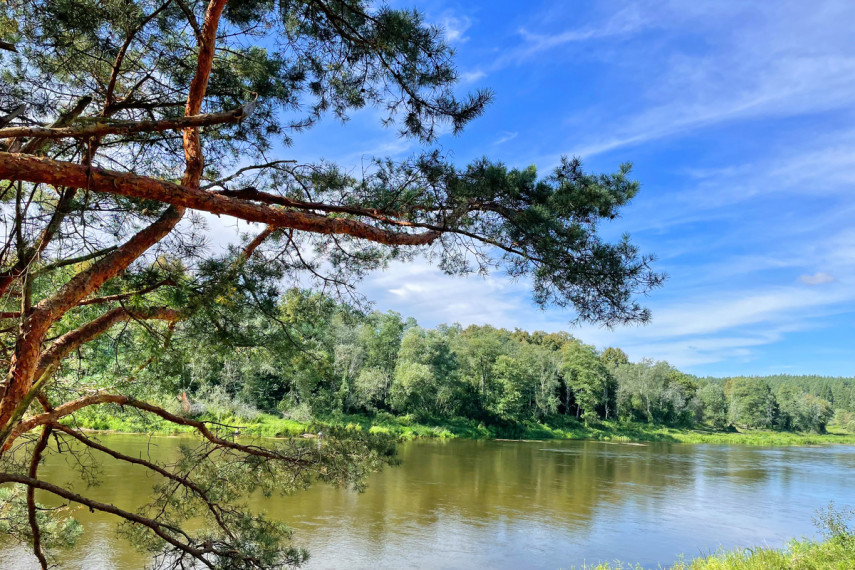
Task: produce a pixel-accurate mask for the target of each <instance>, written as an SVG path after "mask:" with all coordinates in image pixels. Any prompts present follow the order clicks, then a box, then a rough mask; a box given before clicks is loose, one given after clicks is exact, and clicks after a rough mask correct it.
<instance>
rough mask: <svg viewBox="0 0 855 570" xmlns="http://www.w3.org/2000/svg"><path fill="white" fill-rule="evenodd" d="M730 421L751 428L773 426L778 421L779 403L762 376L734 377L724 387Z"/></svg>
mask: <svg viewBox="0 0 855 570" xmlns="http://www.w3.org/2000/svg"><path fill="white" fill-rule="evenodd" d="M724 392H725V395H726V396H727V398H728V402H729V409H730V423H732V424H735V425H743V426H745V427H749V428H771V427H772V426H774V425H775V424H776V422H777V421H778V413H779V410H778V403H777V401H776V400H775V396H774V394H772V390H771V389H770V388H769V384H767V383H766V382H765V381H764V380H762V379H760V378H732V379H731V380H729V381H728V382H727V383H726V384H725V387H724Z"/></svg>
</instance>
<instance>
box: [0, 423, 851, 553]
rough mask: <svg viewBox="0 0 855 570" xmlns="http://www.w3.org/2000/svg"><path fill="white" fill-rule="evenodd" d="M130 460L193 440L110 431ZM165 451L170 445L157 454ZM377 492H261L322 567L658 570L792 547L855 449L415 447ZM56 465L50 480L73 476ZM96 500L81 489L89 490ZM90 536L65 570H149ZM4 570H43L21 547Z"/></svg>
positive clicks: (110, 493) (845, 480)
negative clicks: (748, 549)
mask: <svg viewBox="0 0 855 570" xmlns="http://www.w3.org/2000/svg"><path fill="white" fill-rule="evenodd" d="M102 439H103V440H105V441H106V440H109V441H108V443H109V444H110V445H111V446H112V447H114V448H116V449H118V450H119V451H122V452H123V453H126V454H129V455H138V454H140V453H146V454H148V453H150V454H151V455H152V456H153V457H158V456H160V457H166V456H168V455H170V454H172V453H173V452H174V450H175V448H176V446H177V445H178V444H179V443H180V441H181V438H167V437H158V438H151V439H150V438H148V437H143V436H130V435H110V436H102ZM152 444H154V447H152ZM400 454H401V458H402V459H403V463H402V465H401V466H399V467H395V468H389V469H386V470H385V471H383V472H380V473H376V474H374V475H372V476H371V478H370V480H369V487H368V490H367V491H366V492H365V493H362V494H358V493H355V492H352V491H348V490H343V489H334V488H330V487H325V486H316V487H314V488H312V489H310V490H308V491H305V492H302V493H299V494H297V495H294V496H290V497H274V498H272V499H266V498H262V497H258V498H255V497H253V498H251V501H250V502H251V504H252V505H253V508H258V509H262V508H263V509H266V510H267V511H268V512H269V513H271V514H273V515H275V516H276V517H278V518H280V519H281V520H284V521H286V522H288V523H289V524H290V525H291V526H292V528H293V529H294V530H295V536H294V542H295V544H297V545H299V546H303V547H306V548H308V549H309V551H310V553H311V555H312V558H311V560H310V562H309V563H308V564H307V566H306V568H309V569H313V568H317V569H322V568H372V569H376V568H396V569H397V568H466V569H467V570H474V569H478V568H498V569H503V568H570V567H573V566H576V567H581V566H582V564H583V563H587V564H591V563H596V562H599V561H606V560H614V559H620V560H623V561H629V562H638V563H641V564H643V565H644V567H645V568H648V567H653V568H655V567H657V566H658V565H660V564H661V565H668V564H671V563H673V562H674V561H675V560H676V559H677V558H678V556H679V555H681V554H684V555H685V557H686V558H691V557H694V556H697V555H699V554H705V553H709V552H714V551H715V550H717V549H718V548H719V547H723V548H728V549H729V548H733V547H736V546H754V545H769V546H781V545H783V544H784V543H785V542H786V541H787V540H788V539H789V538H792V537H803V536H817V532H816V529H815V528H814V526H813V524H812V517H813V515H814V512H815V510H816V509H817V508H819V507H823V506H825V505H827V504H828V502H829V501H831V500H834V501H835V503H836V504H838V505H839V506H843V505H846V504H849V505H851V506H855V486H853V484H852V481H853V474H855V447H844V446H828V447H790V448H752V447H737V446H715V445H680V444H644V445H642V444H616V443H601V442H591V441H585V442H579V441H546V442H501V441H463V440H455V441H447V442H440V441H414V442H409V443H406V444H403V445H402V446H401V448H400ZM68 473H69V467H68V466H67V465H66V464H65V463H64V461H63V460H61V459H57V458H56V456H54V457H53V458H52V459H51V460H49V461H48V462H47V464H46V465H45V466H44V467H43V468H42V471H41V473H40V475H41V476H42V477H44V478H46V479H48V480H51V481H54V482H57V483H66V482H67V481H69V480H70V479H69V475H68ZM102 479H103V484H102V485H101V486H100V487H98V488H95V489H92V490H90V494H91V495H92V496H93V498H96V499H98V500H101V501H105V502H110V503H114V504H116V505H117V506H121V507H124V508H131V509H132V508H134V507H135V506H137V505H139V504H141V503H142V502H143V501H144V500H145V499H146V494H147V492H148V490H150V489H151V486H152V483H153V482H154V479H153V478H152V477H150V476H148V475H147V474H145V473H144V472H143V470H142V469H140V468H138V467H134V466H130V465H124V464H121V465H120V464H117V463H115V462H109V463H105V470H104V473H103V477H102ZM75 488H76V489H78V490H82V489H83V488H84V487H83V486H82V485H81V484H79V483H78V484H77V485H76V486H75ZM79 518H80V520H81V522H83V523H84V525H85V532H84V535H83V537H82V538H81V539H80V541H79V543H78V545H77V546H76V547H75V549H74V550H72V551H71V552H68V553H65V554H64V555H63V560H64V565H63V567H64V568H74V569H78V568H79V569H87V570H89V569H112V568H117V569H118V568H121V569H125V568H128V569H130V568H141V567H143V566H144V565H145V562H146V558H145V557H144V556H142V555H141V554H139V553H137V552H136V551H134V550H133V549H131V548H130V547H129V546H128V545H127V544H126V543H125V542H123V540H122V539H119V538H117V537H116V533H115V520H114V519H112V518H111V517H108V516H105V515H101V514H99V513H95V514H90V513H89V512H86V511H85V510H81V511H80V517H79ZM0 567H2V568H10V569H29V568H35V567H36V566H35V559H34V558H33V557H32V556H31V555H30V554H29V552H28V551H27V550H26V549H24V548H22V547H17V546H11V545H6V546H5V547H4V548H3V549H2V552H0Z"/></svg>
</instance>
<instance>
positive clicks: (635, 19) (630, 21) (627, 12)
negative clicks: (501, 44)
mask: <svg viewBox="0 0 855 570" xmlns="http://www.w3.org/2000/svg"><path fill="white" fill-rule="evenodd" d="M649 23H650V20H649V19H648V18H647V17H646V16H645V13H644V12H643V11H642V10H640V9H639V7H638V6H637V5H635V4H631V5H629V6H627V7H626V8H624V9H622V10H620V11H618V12H617V13H616V14H614V15H613V16H611V17H610V18H609V19H608V20H606V21H605V22H601V23H598V24H594V25H588V26H584V27H581V28H573V29H569V30H565V31H562V32H558V33H554V34H544V33H532V32H529V31H528V30H526V29H525V28H522V29H520V31H519V34H520V36H521V37H522V39H523V42H524V43H523V47H522V48H521V50H520V51H519V52H517V53H516V54H514V56H513V58H514V59H525V58H527V57H530V56H532V55H534V54H536V53H539V52H542V51H545V50H548V49H552V48H555V47H558V46H561V45H564V44H568V43H575V42H584V41H588V40H592V39H601V38H609V37H613V36H620V35H626V34H631V33H633V32H636V31H638V30H640V29H643V28H645V27H646V26H648V25H649Z"/></svg>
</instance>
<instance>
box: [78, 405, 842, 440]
mask: <svg viewBox="0 0 855 570" xmlns="http://www.w3.org/2000/svg"><path fill="white" fill-rule="evenodd" d="M196 419H198V420H200V421H210V422H212V423H215V424H219V425H224V426H228V427H224V428H223V429H225V430H231V431H232V432H233V433H234V432H236V433H237V434H238V435H246V436H256V437H280V438H281V437H293V436H300V435H303V434H314V433H317V432H318V431H323V426H324V425H334V426H348V427H351V428H355V429H360V430H364V431H368V432H371V433H384V434H388V435H391V436H395V437H398V438H401V439H418V438H440V439H456V438H463V439H507V440H555V439H561V440H592V441H612V442H638V443H645V442H665V443H696V444H697V443H703V444H724V445H755V446H774V447H778V446H800V445H828V444H849V445H855V434H852V433H848V432H844V431H842V430H839V429H836V428H835V427H834V426H832V427H830V428H829V432H828V433H825V434H816V433H799V432H788V431H772V430H736V429H733V430H729V431H728V430H715V429H712V428H693V429H683V428H674V427H666V426H657V425H651V424H644V423H621V422H616V421H615V422H613V421H605V422H599V423H597V424H595V425H589V426H585V425H584V424H582V423H579V422H576V421H575V420H573V419H566V418H560V417H559V418H556V420H555V421H553V422H549V423H540V422H525V423H514V424H502V425H495V424H494V425H485V424H484V423H482V422H477V421H474V420H468V419H465V418H451V419H442V420H424V419H422V420H418V421H417V420H416V419H414V418H412V417H410V416H393V415H392V414H388V413H379V414H376V415H365V414H346V415H345V414H342V415H337V416H330V417H320V418H314V419H310V420H305V421H298V420H295V419H287V418H282V417H277V416H274V415H271V414H254V415H253V416H252V417H238V416H234V415H212V414H203V415H201V416H198V417H196ZM74 422H75V424H76V425H77V426H78V427H81V428H84V429H90V430H97V431H106V432H118V433H153V434H179V433H187V432H192V431H193V428H191V427H187V426H176V425H175V424H172V423H170V422H166V421H163V420H161V419H160V418H156V417H155V418H151V417H145V416H141V415H139V414H137V413H128V412H121V411H119V410H118V408H116V409H115V410H111V409H110V408H107V407H102V408H100V409H92V408H90V409H89V410H86V413H82V414H76V415H75V417H74Z"/></svg>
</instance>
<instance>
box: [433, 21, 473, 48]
mask: <svg viewBox="0 0 855 570" xmlns="http://www.w3.org/2000/svg"><path fill="white" fill-rule="evenodd" d="M471 26H472V21H471V20H470V19H469V18H468V17H466V16H459V15H451V14H446V15H445V16H444V17H443V18H442V19H441V20H440V27H442V28H443V29H444V30H445V39H446V41H448V43H451V44H455V43H457V44H459V43H463V42H466V41H467V40H469V38H468V37H466V35H465V34H466V31H467V30H468V29H469V28H470V27H471Z"/></svg>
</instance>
